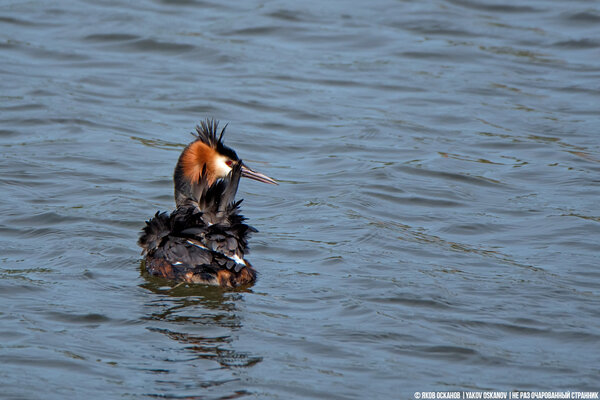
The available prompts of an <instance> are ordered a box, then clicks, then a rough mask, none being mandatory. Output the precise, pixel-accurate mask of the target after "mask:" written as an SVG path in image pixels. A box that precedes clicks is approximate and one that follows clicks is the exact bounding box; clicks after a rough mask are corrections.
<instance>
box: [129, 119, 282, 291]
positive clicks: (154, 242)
mask: <svg viewBox="0 0 600 400" xmlns="http://www.w3.org/2000/svg"><path fill="white" fill-rule="evenodd" d="M218 125H219V123H218V121H215V120H208V119H207V120H206V121H202V122H201V123H200V126H197V127H196V133H195V134H193V135H194V137H195V138H194V140H193V141H192V142H191V143H190V144H189V145H188V146H187V147H186V148H185V149H184V150H183V152H182V153H181V155H180V156H179V160H178V161H177V165H176V166H175V172H174V174H173V181H174V184H175V205H176V208H175V211H173V212H172V213H171V214H168V213H166V212H157V213H156V214H155V215H154V217H153V218H151V219H150V220H149V221H146V226H145V227H144V228H143V229H142V233H141V235H140V238H139V240H138V244H139V246H141V247H142V248H143V250H142V255H143V256H144V258H145V263H146V269H147V271H148V272H149V273H150V274H151V275H155V276H161V277H163V278H167V279H171V280H176V281H182V282H188V283H202V284H208V285H217V286H222V287H228V288H233V287H237V286H240V285H249V284H252V283H254V281H255V280H256V270H255V269H254V268H253V267H252V265H251V264H250V262H248V260H246V259H245V258H244V256H245V254H246V253H247V252H248V241H247V239H248V236H249V234H250V233H252V232H256V229H254V228H253V227H251V226H249V225H246V224H245V223H244V221H245V220H246V219H245V218H244V217H243V216H242V215H241V214H240V203H241V202H242V201H241V200H239V201H235V194H236V192H237V189H238V184H239V180H240V177H247V178H250V179H254V180H256V181H259V182H263V183H269V184H277V182H276V181H275V180H273V179H272V178H269V177H268V176H266V175H264V174H261V173H260V172H257V171H254V170H252V169H250V168H249V167H248V166H247V165H246V164H244V163H243V162H242V160H240V159H239V157H238V156H237V154H236V152H235V151H234V150H233V149H231V148H230V147H227V146H225V145H224V144H223V134H224V133H225V128H227V125H226V126H225V127H224V128H223V129H222V130H221V132H220V134H219V135H218V136H217V133H218Z"/></svg>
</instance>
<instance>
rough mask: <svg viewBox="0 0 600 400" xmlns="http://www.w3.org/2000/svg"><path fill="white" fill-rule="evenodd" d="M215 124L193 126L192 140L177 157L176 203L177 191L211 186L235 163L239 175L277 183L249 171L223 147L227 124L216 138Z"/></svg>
mask: <svg viewBox="0 0 600 400" xmlns="http://www.w3.org/2000/svg"><path fill="white" fill-rule="evenodd" d="M218 124H219V123H218V122H217V121H214V120H206V121H202V122H201V124H200V126H197V127H196V134H195V136H196V140H194V141H193V142H192V143H190V144H189V145H188V146H187V147H186V148H185V149H184V150H183V152H182V153H181V156H179V161H178V162H177V167H176V168H175V177H174V178H175V197H176V200H177V199H178V192H179V193H181V192H186V191H189V190H190V189H191V187H192V186H194V185H199V184H204V185H206V187H210V186H212V185H213V184H214V183H215V182H216V181H217V180H219V179H223V178H225V177H226V176H227V175H229V173H230V172H231V171H232V169H233V167H234V166H236V165H238V164H239V165H240V166H241V170H242V171H241V176H243V177H247V178H250V179H254V180H256V181H259V182H263V183H269V184H273V185H276V184H277V182H276V181H275V180H274V179H272V178H269V177H268V176H267V175H264V174H261V173H260V172H257V171H254V170H252V169H250V168H249V167H248V166H247V165H245V164H244V163H243V162H242V160H240V159H239V157H238V155H237V154H236V152H235V151H234V150H233V149H232V148H230V147H227V146H225V145H224V144H223V134H224V133H225V128H227V125H226V126H225V127H224V128H223V129H222V130H221V132H220V134H218V136H217V132H218V131H217V128H218ZM186 189H187V190H186ZM183 194H185V193H183Z"/></svg>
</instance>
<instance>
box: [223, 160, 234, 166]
mask: <svg viewBox="0 0 600 400" xmlns="http://www.w3.org/2000/svg"><path fill="white" fill-rule="evenodd" d="M225 164H227V166H228V167H231V165H232V164H233V161H231V160H227V161H225Z"/></svg>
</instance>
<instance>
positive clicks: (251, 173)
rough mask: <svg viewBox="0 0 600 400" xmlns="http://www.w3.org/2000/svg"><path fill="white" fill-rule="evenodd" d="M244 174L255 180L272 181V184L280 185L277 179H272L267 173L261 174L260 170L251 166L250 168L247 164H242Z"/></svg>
mask: <svg viewBox="0 0 600 400" xmlns="http://www.w3.org/2000/svg"><path fill="white" fill-rule="evenodd" d="M242 176H244V177H246V178H250V179H254V180H255V181H259V182H263V183H270V184H271V185H278V183H277V182H276V181H275V179H271V178H269V177H268V176H266V175H265V174H261V173H260V172H256V171H254V170H252V169H250V168H248V167H247V166H246V165H245V164H242Z"/></svg>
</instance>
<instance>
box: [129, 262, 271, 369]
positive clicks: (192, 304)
mask: <svg viewBox="0 0 600 400" xmlns="http://www.w3.org/2000/svg"><path fill="white" fill-rule="evenodd" d="M140 272H141V275H142V277H143V278H144V280H145V282H144V283H142V284H141V285H140V287H142V288H144V289H146V290H148V291H150V292H152V293H154V294H155V295H156V299H154V300H152V301H151V302H150V303H148V304H147V305H146V306H147V309H148V312H147V315H146V317H145V318H144V319H146V320H148V321H155V322H157V324H156V325H154V326H151V327H148V329H149V330H150V331H153V332H159V333H162V334H164V335H165V336H166V337H168V338H169V339H171V340H173V341H176V342H177V343H179V344H182V345H184V348H185V350H186V351H188V352H189V355H191V359H192V360H194V359H195V360H200V359H202V360H211V361H215V362H217V363H218V364H219V365H220V366H221V367H223V368H227V369H231V368H238V367H251V366H253V365H255V364H257V363H259V362H261V361H262V359H263V358H262V357H261V356H257V355H255V354H250V353H248V352H244V351H238V350H236V349H235V343H236V341H237V338H236V332H237V331H239V330H240V329H241V328H242V318H241V317H240V315H239V313H240V311H239V304H240V303H243V301H244V297H243V293H251V291H250V290H249V289H238V290H235V291H233V290H224V289H222V288H220V287H213V286H207V285H194V284H187V283H183V284H182V283H178V282H173V281H169V280H167V279H163V278H157V277H154V276H150V275H149V274H148V273H147V272H146V271H145V267H144V263H143V262H142V263H141V265H140ZM166 346H167V345H166ZM189 360H190V358H186V359H185V361H182V362H187V361H189Z"/></svg>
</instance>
